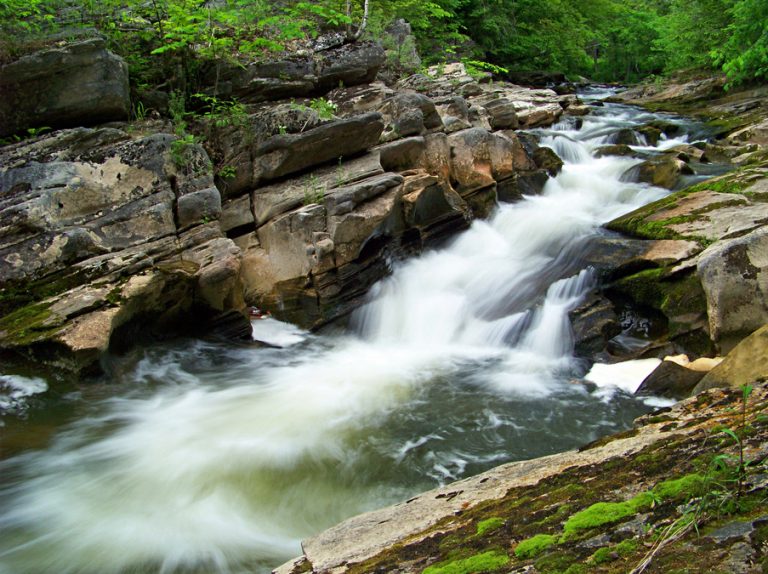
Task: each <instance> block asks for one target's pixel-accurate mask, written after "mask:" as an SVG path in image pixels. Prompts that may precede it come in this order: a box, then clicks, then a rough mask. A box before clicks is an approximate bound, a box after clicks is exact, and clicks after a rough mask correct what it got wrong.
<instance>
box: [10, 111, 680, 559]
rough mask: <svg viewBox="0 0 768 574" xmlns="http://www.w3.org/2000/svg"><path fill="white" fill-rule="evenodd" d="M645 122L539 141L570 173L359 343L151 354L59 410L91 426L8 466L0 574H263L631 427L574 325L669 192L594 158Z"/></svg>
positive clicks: (480, 236) (482, 236) (458, 252)
mask: <svg viewBox="0 0 768 574" xmlns="http://www.w3.org/2000/svg"><path fill="white" fill-rule="evenodd" d="M647 119H648V118H645V117H643V114H642V113H641V112H638V111H635V110H632V109H630V108H625V107H611V106H606V107H605V108H599V109H597V110H596V113H595V114H594V115H592V116H588V117H586V118H585V119H584V125H583V126H582V127H581V129H578V130H577V129H573V128H571V127H569V125H568V124H565V123H564V124H562V125H559V126H555V127H554V128H553V129H551V130H548V131H542V132H541V133H540V135H541V137H542V143H544V144H545V145H549V146H551V147H553V148H554V149H555V150H556V151H557V153H558V154H559V155H561V157H563V158H564V159H565V160H566V164H565V167H564V168H563V171H562V173H561V174H560V175H559V176H558V177H557V178H556V179H553V180H550V182H549V183H548V185H547V187H546V189H545V191H544V193H543V194H542V195H540V196H536V197H527V198H525V199H524V200H523V201H521V202H520V203H518V204H515V205H502V206H500V207H499V209H498V211H497V212H496V214H495V215H494V217H493V218H492V219H491V220H490V221H487V222H482V221H479V222H475V223H474V224H473V225H472V227H471V228H470V229H469V230H468V231H467V232H465V233H464V234H462V235H461V236H460V237H458V238H457V239H456V240H455V241H454V242H453V243H452V244H451V245H450V246H449V247H447V248H445V249H443V250H440V251H435V252H431V253H427V254H425V255H423V256H422V257H420V258H418V259H414V260H411V261H408V262H406V263H403V264H401V265H398V266H397V268H396V269H395V270H394V272H393V274H392V276H391V277H390V278H388V279H387V280H385V281H383V282H381V283H380V284H379V285H377V286H375V288H374V289H373V290H372V292H371V294H370V298H369V302H368V303H367V304H366V306H365V307H364V308H362V309H360V310H359V311H358V312H357V313H356V315H355V317H354V318H353V321H352V325H353V330H352V332H350V333H349V334H346V335H328V336H324V337H319V336H316V335H312V334H308V333H303V332H300V331H298V330H296V329H292V328H290V327H288V326H285V325H281V324H279V323H277V322H275V321H272V320H266V321H255V322H254V329H255V330H258V331H259V334H258V336H259V337H261V338H267V339H271V340H273V341H274V342H276V343H279V344H280V345H283V348H274V349H264V348H250V347H235V348H225V347H223V346H221V345H219V344H214V343H205V342H199V341H195V342H187V343H175V344H174V345H165V346H160V347H157V348H154V349H152V350H148V351H146V352H145V355H144V356H143V357H142V358H141V359H140V360H138V361H137V362H136V363H135V364H131V365H129V366H123V367H122V369H121V371H120V372H124V373H125V374H124V375H122V379H121V380H120V381H114V382H119V383H130V384H122V385H117V386H113V385H109V386H108V390H109V392H111V393H113V395H114V396H113V398H109V399H100V400H94V399H93V398H92V397H90V396H89V394H88V393H93V392H97V391H94V390H93V389H90V390H89V389H84V390H83V391H82V394H75V395H67V396H64V397H59V398H57V399H56V400H57V401H58V407H57V408H58V409H62V407H61V404H64V405H65V407H66V409H65V410H67V411H68V412H77V413H78V419H79V420H76V421H70V422H67V423H66V424H62V428H60V429H58V431H57V433H56V435H55V438H53V439H52V440H51V441H50V443H49V444H47V445H46V446H45V448H40V449H37V450H35V449H28V450H26V451H24V452H22V453H21V454H17V455H15V456H14V457H11V458H8V459H7V460H5V461H4V462H2V463H0V464H1V465H2V466H0V471H1V473H2V474H1V476H2V478H0V487H1V488H2V491H1V492H0V527H1V528H2V531H3V532H2V536H1V537H0V573H2V574H11V573H13V574H22V573H48V572H57V573H60V574H67V573H84V574H85V573H99V574H108V573H118V572H141V573H146V572H212V571H213V572H254V571H264V570H268V569H269V567H270V566H274V565H275V564H277V563H279V562H280V561H282V560H284V559H287V558H290V557H291V556H293V555H296V554H298V553H299V544H298V543H299V540H300V539H301V538H303V537H306V536H309V535H311V534H313V533H315V532H317V531H319V530H320V529H322V528H325V527H327V526H330V525H332V524H333V523H335V522H338V521H340V520H342V519H343V518H345V517H347V516H349V515H352V514H355V513H359V512H362V511H365V510H368V509H371V508H374V507H377V506H381V505H384V504H387V503H391V502H394V501H397V500H401V499H403V498H405V497H407V496H409V495H412V494H413V493H414V492H418V491H421V490H425V489H428V488H431V487H434V486H436V485H437V484H440V483H443V482H447V481H450V480H454V479H457V478H460V477H462V476H466V475H469V474H473V473H476V472H479V471H482V470H484V469H486V468H488V467H490V466H493V465H496V464H500V463H502V462H505V461H510V460H520V459H525V458H531V457H534V456H540V455H544V454H550V453H552V452H556V451H561V450H564V449H567V448H572V447H575V446H578V445H580V444H583V443H585V442H587V441H589V440H592V439H595V438H597V437H598V436H600V435H603V434H606V433H608V432H612V431H615V430H619V429H621V428H623V427H625V426H627V425H628V424H629V422H630V421H631V420H632V419H633V418H634V417H635V416H637V415H638V414H640V413H641V412H645V411H646V410H647V408H648V407H647V406H645V405H644V404H643V403H642V402H641V401H640V400H638V399H635V398H633V397H631V396H630V395H627V394H624V393H621V392H618V393H613V394H604V393H602V394H601V393H594V394H590V393H589V392H588V391H587V390H586V389H585V387H584V386H582V385H578V384H571V383H572V380H573V379H574V378H578V377H579V376H580V375H583V369H582V365H581V364H580V362H579V361H578V360H576V359H575V358H574V357H573V356H572V342H571V334H570V327H569V322H568V316H567V314H568V311H569V310H571V309H572V308H573V307H574V306H575V305H576V304H577V303H578V301H579V300H580V298H581V297H582V296H583V294H584V293H585V292H586V291H588V290H589V289H590V288H592V287H593V286H594V281H595V279H594V277H593V273H592V272H591V271H590V270H589V269H583V268H582V267H583V265H582V264H581V262H580V258H579V257H580V254H581V252H582V249H583V247H584V246H585V245H586V243H587V242H588V241H589V238H590V237H593V236H594V235H595V234H596V233H597V228H598V226H599V224H600V223H602V222H604V221H607V220H610V219H612V218H614V217H616V216H618V215H620V214H622V213H624V212H627V211H629V210H631V209H633V208H635V207H637V206H640V205H642V204H644V203H647V202H648V201H651V200H653V199H656V198H659V197H661V196H662V195H663V194H664V192H663V191H662V190H659V189H656V188H650V187H647V186H644V185H639V184H633V183H627V182H622V181H620V176H621V174H622V173H624V172H625V171H626V170H627V169H628V168H629V167H631V166H632V165H634V164H635V163H636V162H637V161H638V160H634V159H627V158H619V157H604V158H601V159H594V158H593V157H592V154H591V151H592V150H593V149H594V147H595V146H597V145H599V144H601V143H604V142H605V141H607V138H609V136H610V134H611V133H613V132H614V131H615V130H616V129H620V128H621V127H627V126H632V125H637V124H639V123H642V122H644V121H647ZM667 143H672V142H667ZM41 384H43V386H42V387H41V386H40V384H38V386H37V387H36V388H37V389H38V390H41V389H44V383H41ZM51 400H53V399H51ZM44 414H45V409H44V408H43V407H38V408H37V409H34V408H33V409H30V412H29V413H28V417H29V418H28V420H27V421H26V422H24V424H25V425H27V426H26V427H25V428H27V429H28V430H29V431H30V432H32V431H34V430H35V428H36V426H35V425H39V426H41V427H42V426H43V423H41V422H40V420H41V418H42V417H43V416H44Z"/></svg>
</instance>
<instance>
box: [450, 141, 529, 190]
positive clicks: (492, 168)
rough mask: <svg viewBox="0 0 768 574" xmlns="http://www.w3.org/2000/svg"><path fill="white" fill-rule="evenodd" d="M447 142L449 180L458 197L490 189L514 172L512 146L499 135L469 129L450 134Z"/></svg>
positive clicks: (513, 148)
mask: <svg viewBox="0 0 768 574" xmlns="http://www.w3.org/2000/svg"><path fill="white" fill-rule="evenodd" d="M448 142H449V144H450V146H451V153H450V158H451V179H452V181H454V182H455V185H454V187H455V188H456V189H457V191H458V192H459V193H461V194H462V195H465V194H466V193H468V192H470V191H474V190H476V189H480V188H483V187H488V186H491V185H493V184H494V183H496V180H501V179H505V178H507V177H510V176H511V175H512V174H513V173H514V171H515V167H516V166H515V147H516V146H515V142H513V141H512V140H510V139H509V138H507V137H505V136H503V135H497V134H492V133H489V132H487V131H485V130H483V129H480V128H470V129H468V130H463V131H460V132H456V133H455V134H451V135H450V136H448ZM521 149H522V148H521Z"/></svg>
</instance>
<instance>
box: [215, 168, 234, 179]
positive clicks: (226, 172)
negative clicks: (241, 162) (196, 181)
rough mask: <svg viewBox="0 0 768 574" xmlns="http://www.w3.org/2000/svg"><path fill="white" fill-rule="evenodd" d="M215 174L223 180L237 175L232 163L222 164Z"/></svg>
mask: <svg viewBox="0 0 768 574" xmlns="http://www.w3.org/2000/svg"><path fill="white" fill-rule="evenodd" d="M216 175H217V176H219V177H220V178H221V179H223V180H227V179H234V178H235V177H236V176H237V168H236V167H235V166H234V165H224V166H221V168H219V170H218V171H217V172H216Z"/></svg>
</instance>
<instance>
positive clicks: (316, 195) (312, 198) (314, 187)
mask: <svg viewBox="0 0 768 574" xmlns="http://www.w3.org/2000/svg"><path fill="white" fill-rule="evenodd" d="M324 198H325V189H323V185H322V184H321V183H320V181H319V180H318V179H317V176H315V175H314V174H312V175H310V176H309V179H308V180H307V183H305V184H304V205H312V204H313V203H318V204H320V203H323V199H324Z"/></svg>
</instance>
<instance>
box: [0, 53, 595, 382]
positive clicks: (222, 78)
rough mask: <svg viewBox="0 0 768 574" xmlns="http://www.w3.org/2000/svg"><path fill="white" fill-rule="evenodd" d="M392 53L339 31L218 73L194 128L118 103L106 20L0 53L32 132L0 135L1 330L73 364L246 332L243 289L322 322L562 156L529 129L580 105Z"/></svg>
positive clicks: (27, 352)
mask: <svg viewBox="0 0 768 574" xmlns="http://www.w3.org/2000/svg"><path fill="white" fill-rule="evenodd" d="M384 56H385V55H384V51H383V50H382V49H381V48H380V47H378V46H377V45H373V44H365V43H360V44H351V45H350V44H344V45H341V46H335V47H330V48H326V47H323V48H322V49H318V50H317V52H316V53H315V55H314V56H313V57H309V56H307V57H303V56H302V57H298V58H299V59H298V60H297V59H296V58H295V57H289V58H287V59H285V60H283V61H278V62H274V63H273V64H271V65H270V66H261V65H253V66H249V67H247V68H246V69H238V70H236V71H231V73H226V74H224V75H221V74H219V76H217V78H216V80H217V81H218V84H217V85H218V86H219V89H222V90H225V91H226V92H227V94H233V95H236V96H237V97H239V98H240V99H239V100H238V101H237V102H238V103H237V104H236V105H234V104H231V105H230V106H229V107H226V109H224V111H221V109H219V111H218V112H216V113H212V112H209V113H208V114H206V115H203V114H198V115H190V114H186V115H184V116H183V118H184V119H183V123H184V124H189V125H188V126H186V129H187V130H188V133H181V132H184V130H185V127H184V126H182V127H181V128H180V125H179V117H181V116H178V114H177V118H176V119H177V122H176V124H175V125H173V124H171V123H170V122H168V121H166V120H160V119H152V117H154V116H158V115H159V112H163V113H165V112H166V111H167V108H168V106H169V105H170V103H169V96H168V94H163V93H154V94H151V95H147V96H145V99H146V100H147V102H154V105H155V106H156V107H155V108H151V107H149V106H150V104H147V105H146V106H145V105H144V104H143V103H141V107H140V109H141V110H142V114H141V117H140V118H137V119H136V120H134V121H126V120H127V115H128V111H127V110H129V109H130V108H131V103H130V102H129V99H128V97H129V94H128V90H127V77H126V74H127V68H126V67H125V66H124V65H123V64H121V63H120V62H119V61H118V60H119V59H116V57H115V56H114V55H112V54H110V53H109V52H108V51H107V50H106V49H105V48H104V44H103V41H101V40H99V39H87V40H83V41H81V42H78V43H76V44H73V45H69V44H65V45H63V46H56V47H54V48H51V49H48V50H47V51H43V52H40V53H36V54H32V55H29V56H25V57H23V58H21V59H19V60H18V61H16V62H14V63H11V64H7V65H5V66H3V67H2V69H0V85H2V86H3V87H4V90H5V89H8V90H11V91H12V92H13V93H14V98H15V99H14V101H17V100H18V102H24V105H23V106H22V105H19V106H14V105H12V104H13V102H10V103H9V102H8V101H6V102H4V104H3V105H4V107H3V109H2V110H1V112H2V113H1V114H0V115H1V116H2V117H3V119H4V120H3V121H4V124H3V125H4V132H3V133H4V134H9V133H16V132H18V131H19V130H20V129H21V128H22V127H28V132H29V134H30V135H33V136H34V137H30V138H25V139H24V140H23V141H19V142H18V143H11V144H10V145H5V146H4V147H2V148H0V163H1V164H2V166H3V167H2V171H1V172H0V201H2V204H1V205H0V210H1V211H0V221H2V228H0V260H2V261H3V266H2V272H1V274H0V289H1V293H2V297H1V301H0V303H1V304H2V314H3V318H2V319H0V348H2V349H4V350H5V351H10V352H12V353H14V354H15V355H17V356H22V357H27V358H31V359H33V360H34V361H39V362H42V363H44V364H47V365H55V366H57V367H60V368H63V369H65V370H68V371H71V372H76V373H77V372H89V371H93V370H97V369H98V366H99V361H100V358H101V357H102V356H103V354H104V353H105V352H107V351H108V350H120V349H124V348H126V347H128V346H130V345H132V344H134V343H135V342H137V341H140V340H142V339H148V340H153V339H157V338H163V337H167V336H171V335H173V334H177V333H184V334H188V333H211V332H220V333H223V334H224V335H225V336H228V337H235V338H236V337H248V333H249V325H248V321H247V317H246V312H245V310H246V307H247V306H249V305H254V306H258V307H260V308H263V309H267V310H269V311H271V312H272V314H273V315H274V316H276V317H279V318H282V319H286V320H289V321H291V322H294V323H297V324H300V325H302V326H306V327H318V326H320V325H323V324H325V323H327V322H329V321H332V320H334V319H336V318H339V317H342V316H344V315H345V314H347V313H348V312H349V311H351V310H352V309H353V308H354V307H355V306H357V305H358V304H359V302H360V300H361V298H362V297H363V296H364V294H365V293H366V291H367V289H368V288H369V287H370V286H371V285H372V284H373V283H374V282H375V281H377V280H379V279H381V278H382V277H383V276H385V275H386V274H387V273H388V270H389V262H390V261H391V260H392V259H393V258H395V259H397V258H400V257H405V256H407V255H410V254H413V253H418V252H420V251H421V250H422V249H423V248H424V247H426V246H429V245H432V244H434V243H435V242H437V241H440V240H441V239H443V238H445V237H447V236H449V235H451V234H452V233H455V232H456V231H458V230H460V229H463V228H465V227H466V226H467V224H468V222H469V221H471V220H472V219H473V218H476V217H486V216H487V215H488V214H489V213H490V211H491V210H492V208H493V206H494V205H495V203H496V201H497V200H501V201H514V200H515V199H517V198H519V197H520V195H521V194H522V193H530V192H534V193H535V192H536V191H537V190H540V189H541V187H542V186H543V184H544V182H545V181H546V179H547V178H548V177H549V175H550V174H553V173H556V171H557V169H558V167H557V160H556V158H552V157H551V154H548V153H545V151H546V150H544V151H542V152H538V151H537V149H536V148H537V146H536V144H535V142H534V141H533V140H531V139H530V138H521V137H520V136H518V134H517V132H516V131H515V130H516V129H518V128H530V127H535V126H543V125H549V124H552V123H553V122H555V121H556V120H557V119H558V118H559V117H560V116H561V115H562V114H564V113H576V114H580V113H584V112H585V110H584V108H583V107H580V106H578V105H577V99H576V97H575V96H572V95H566V96H560V95H557V94H556V93H555V92H553V91H551V90H532V89H525V88H520V87H518V86H514V85H511V84H492V83H489V82H487V81H485V82H480V81H478V80H488V79H489V78H488V77H481V78H478V77H472V76H470V75H468V74H467V73H466V70H464V68H463V66H461V65H456V66H447V67H446V68H445V69H441V70H439V71H440V74H439V75H438V73H437V70H435V71H433V75H432V76H425V75H416V76H412V77H409V78H406V79H404V80H401V81H400V82H399V83H397V84H396V85H393V86H388V85H385V84H384V83H382V82H376V81H373V80H374V79H375V77H376V74H377V71H378V70H379V68H380V67H381V65H382V63H383V61H384ZM104 70H109V74H107V75H105V73H104ZM53 77H55V78H56V81H52V80H51V81H49V80H48V79H47V78H53ZM43 85H45V88H44V89H43V88H42V86H43ZM334 86H336V87H335V88H334V89H332V90H331V91H328V90H329V89H331V88H332V87H334ZM94 90H96V92H95V93H97V94H102V96H99V97H96V98H94ZM313 94H318V95H323V98H321V99H320V98H315V99H306V98H305V97H306V96H307V95H313ZM278 98H279V99H278ZM302 98H304V99H302ZM217 101H218V100H217ZM318 103H321V104H322V105H324V106H325V107H326V108H325V109H324V110H320V111H318V109H315V108H316V107H317V106H316V105H315V104H318ZM6 104H7V105H6ZM313 105H315V108H313ZM136 106H137V102H133V107H134V110H135V109H136ZM41 110H45V114H43V116H40V115H39V114H40V113H42V112H41ZM106 120H113V121H112V122H111V123H108V124H104V123H103V122H104V121H106ZM39 121H44V122H45V127H47V128H49V129H50V128H53V129H54V130H55V131H53V132H51V133H48V134H45V135H36V134H38V132H42V131H44V130H43V129H42V127H41V126H39V125H38V124H39ZM36 122H37V123H36ZM95 124H96V125H95ZM78 125H79V126H80V127H72V126H78ZM58 128H66V129H58Z"/></svg>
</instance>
